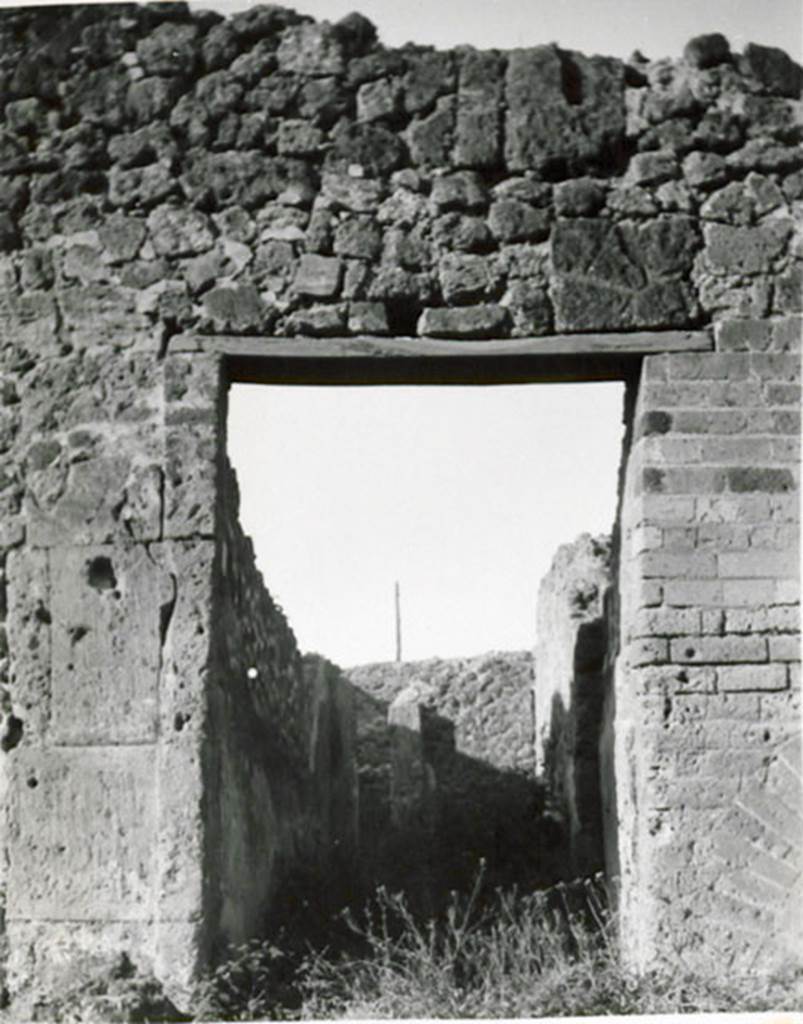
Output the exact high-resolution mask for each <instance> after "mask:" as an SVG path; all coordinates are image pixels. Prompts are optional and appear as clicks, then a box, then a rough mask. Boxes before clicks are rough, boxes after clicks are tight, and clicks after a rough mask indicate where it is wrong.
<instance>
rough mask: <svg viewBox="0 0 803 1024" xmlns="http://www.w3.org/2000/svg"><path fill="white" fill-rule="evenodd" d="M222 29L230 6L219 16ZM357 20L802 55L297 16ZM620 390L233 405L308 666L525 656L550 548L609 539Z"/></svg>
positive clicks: (681, 38)
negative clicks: (399, 638) (314, 662)
mask: <svg viewBox="0 0 803 1024" xmlns="http://www.w3.org/2000/svg"><path fill="white" fill-rule="evenodd" d="M215 6H216V7H217V9H220V10H222V11H224V12H226V13H230V12H232V11H236V10H241V9H243V7H244V6H245V5H243V4H241V3H230V4H229V3H226V2H225V0H224V2H222V3H218V4H216V5H215ZM293 6H295V8H296V9H297V10H298V11H301V12H303V13H307V14H311V15H312V16H313V17H316V18H319V19H323V18H326V19H328V20H337V19H338V18H340V17H342V16H343V15H344V14H347V13H349V12H350V11H352V10H354V9H355V8H356V9H358V10H360V11H361V12H362V13H363V14H365V15H366V16H367V17H369V18H370V19H371V20H372V21H373V22H374V24H376V25H377V27H378V29H379V35H380V39H381V40H382V41H383V42H385V43H386V44H388V45H400V44H402V43H404V42H406V41H407V40H413V41H415V42H419V43H423V44H432V45H436V46H439V47H450V46H454V45H457V44H460V43H470V44H472V45H475V46H477V47H483V48H486V47H499V48H503V49H504V48H512V47H516V46H530V45H536V44H539V43H545V42H550V41H556V42H559V43H560V44H561V45H563V46H565V47H568V48H573V49H578V50H581V51H584V52H586V53H595V52H596V53H604V54H608V55H613V56H619V57H627V56H628V55H629V54H630V53H631V52H632V51H633V50H634V49H636V48H638V49H640V50H641V51H642V52H643V53H644V54H645V55H647V56H649V57H652V58H656V57H661V56H678V55H679V54H680V53H681V51H682V48H683V46H684V44H685V43H686V42H687V40H688V39H689V38H691V37H692V36H693V35H696V34H699V33H700V32H709V31H721V32H723V33H724V34H725V35H726V36H727V37H728V38H729V40H730V42H731V46H732V48H733V49H734V50H741V49H743V48H744V45H745V44H746V43H747V42H749V41H753V42H760V43H763V44H765V45H774V46H782V47H783V48H784V49H786V50H787V51H788V52H790V53H791V54H792V55H793V56H794V57H795V58H796V59H798V60H799V59H800V54H801V49H802V48H803V35H802V33H801V4H800V0H708V2H706V3H704V4H703V3H702V2H701V0H673V2H671V3H670V2H666V0H661V2H656V0H615V2H608V0H529V2H527V0H482V2H480V0H439V2H437V3H436V2H433V0H406V2H399V0H393V2H390V0H300V2H298V3H296V4H294V5H293ZM622 401H623V387H622V385H619V384H594V385H590V384H586V385H575V386H572V385H551V386H544V385H528V386H525V387H504V388H502V387H495V388H432V387H427V388H346V389H335V388H259V387H245V386H238V387H235V388H233V389H232V394H231V406H230V418H229V432H230V453H231V457H232V460H233V461H234V463H235V465H236V466H237V468H238V473H239V476H240V479H241V489H242V492H243V505H242V520H243V523H244V526H245V528H246V530H247V531H248V532H249V533H250V534H251V536H252V537H253V539H254V542H255V546H256V550H257V553H258V561H259V564H260V567H261V568H262V571H263V574H264V576H265V580H266V583H267V586H268V588H269V590H270V591H271V593H272V594H273V595H274V596H275V597H276V599H277V600H279V601H280V603H281V604H282V605H283V607H284V609H285V611H286V613H287V615H288V617H289V619H290V622H291V623H292V625H293V628H294V630H295V632H296V635H297V637H298V640H299V643H300V645H301V647H302V649H304V650H317V651H319V652H320V653H322V654H325V655H326V656H327V657H329V658H331V659H332V660H334V661H336V662H339V663H340V664H341V665H344V666H345V665H351V664H358V663H360V662H366V661H373V660H388V659H391V658H392V657H393V654H394V619H393V583H394V581H395V580H397V579H398V580H399V581H400V584H401V593H402V625H403V630H402V632H403V653H404V657H405V658H408V659H417V658H423V657H429V656H432V655H439V656H442V657H450V656H455V655H471V654H477V653H481V652H483V651H486V650H492V649H497V650H502V649H513V648H524V647H529V646H532V644H533V642H534V639H535V600H536V593H537V588H538V583H539V580H540V578H541V576H542V575H543V574H544V573H545V572H546V571H547V569H548V568H549V564H550V562H551V559H552V557H553V555H554V552H555V549H556V547H557V546H558V545H559V544H561V543H564V542H566V541H570V540H573V539H574V538H575V537H576V536H577V535H578V534H579V533H581V532H583V531H585V530H587V531H589V532H592V533H594V532H602V531H608V530H610V528H611V525H612V522H613V517H614V514H615V502H616V477H617V470H618V464H619V456H620V445H621V430H622V427H621V413H622Z"/></svg>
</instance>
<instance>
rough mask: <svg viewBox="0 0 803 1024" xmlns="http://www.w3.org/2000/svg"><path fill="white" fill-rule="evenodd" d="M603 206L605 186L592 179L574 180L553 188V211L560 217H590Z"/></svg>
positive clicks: (563, 182)
mask: <svg viewBox="0 0 803 1024" xmlns="http://www.w3.org/2000/svg"><path fill="white" fill-rule="evenodd" d="M604 205H605V186H604V185H602V184H601V183H600V182H597V181H594V180H593V178H576V179H575V180H573V181H562V182H560V184H558V185H556V186H555V209H556V211H557V213H558V214H559V215H560V216H561V217H591V216H593V215H594V214H595V213H597V212H598V211H599V210H600V209H601V207H603V206H604Z"/></svg>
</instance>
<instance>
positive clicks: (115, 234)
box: [98, 214, 147, 263]
mask: <svg viewBox="0 0 803 1024" xmlns="http://www.w3.org/2000/svg"><path fill="white" fill-rule="evenodd" d="M146 233H147V230H146V227H145V223H144V222H143V221H142V220H139V219H138V218H135V217H124V216H123V215H122V214H114V215H113V216H111V217H109V218H108V220H106V221H105V222H104V224H103V225H102V226H101V227H100V229H99V231H98V238H99V241H100V244H101V246H102V247H103V255H104V258H105V259H106V260H108V261H109V262H110V263H128V262H129V261H130V260H133V259H134V258H135V257H136V255H137V253H138V252H139V249H140V246H141V245H142V243H143V242H144V241H145V235H146Z"/></svg>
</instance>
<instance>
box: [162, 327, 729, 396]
mask: <svg viewBox="0 0 803 1024" xmlns="http://www.w3.org/2000/svg"><path fill="white" fill-rule="evenodd" d="M712 348H713V340H712V338H711V335H710V334H709V333H708V332H706V331H640V332H632V333H618V334H562V335H561V334H558V335H552V336H547V337H541V338H512V339H505V340H493V341H474V340H472V341H461V340H448V339H440V338H382V337H354V338H285V337H279V338H272V337H265V338H258V337H242V336H197V335H195V336H193V335H180V336H178V337H175V338H173V339H171V342H170V349H169V350H170V351H171V352H181V351H184V352H187V351H205V352H217V353H219V354H220V355H221V356H223V357H224V359H225V363H226V368H227V375H228V377H229V379H230V380H232V381H240V382H246V383H287V384H499V383H520V382H526V381H533V382H535V381H553V382H555V381H581V380H618V379H622V378H623V377H625V376H628V375H629V374H631V373H632V372H633V370H634V369H635V365H636V363H637V361H638V360H639V359H640V358H641V357H643V356H646V355H658V354H660V353H663V352H704V351H709V350H711V349H712Z"/></svg>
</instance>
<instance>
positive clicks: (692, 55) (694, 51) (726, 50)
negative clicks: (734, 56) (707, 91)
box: [683, 32, 730, 68]
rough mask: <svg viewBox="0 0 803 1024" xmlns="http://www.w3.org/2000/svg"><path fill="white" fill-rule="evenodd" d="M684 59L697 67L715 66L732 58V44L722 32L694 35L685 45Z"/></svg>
mask: <svg viewBox="0 0 803 1024" xmlns="http://www.w3.org/2000/svg"><path fill="white" fill-rule="evenodd" d="M683 59H684V60H686V61H687V62H688V63H689V64H691V65H692V67H695V68H713V67H716V66H717V65H718V64H725V63H727V62H728V60H729V59H730V45H729V43H728V40H727V39H726V38H725V36H723V35H722V33H721V32H711V33H708V34H706V35H700V36H694V38H693V39H690V40H689V41H688V43H686V45H685V46H684V47H683Z"/></svg>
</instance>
